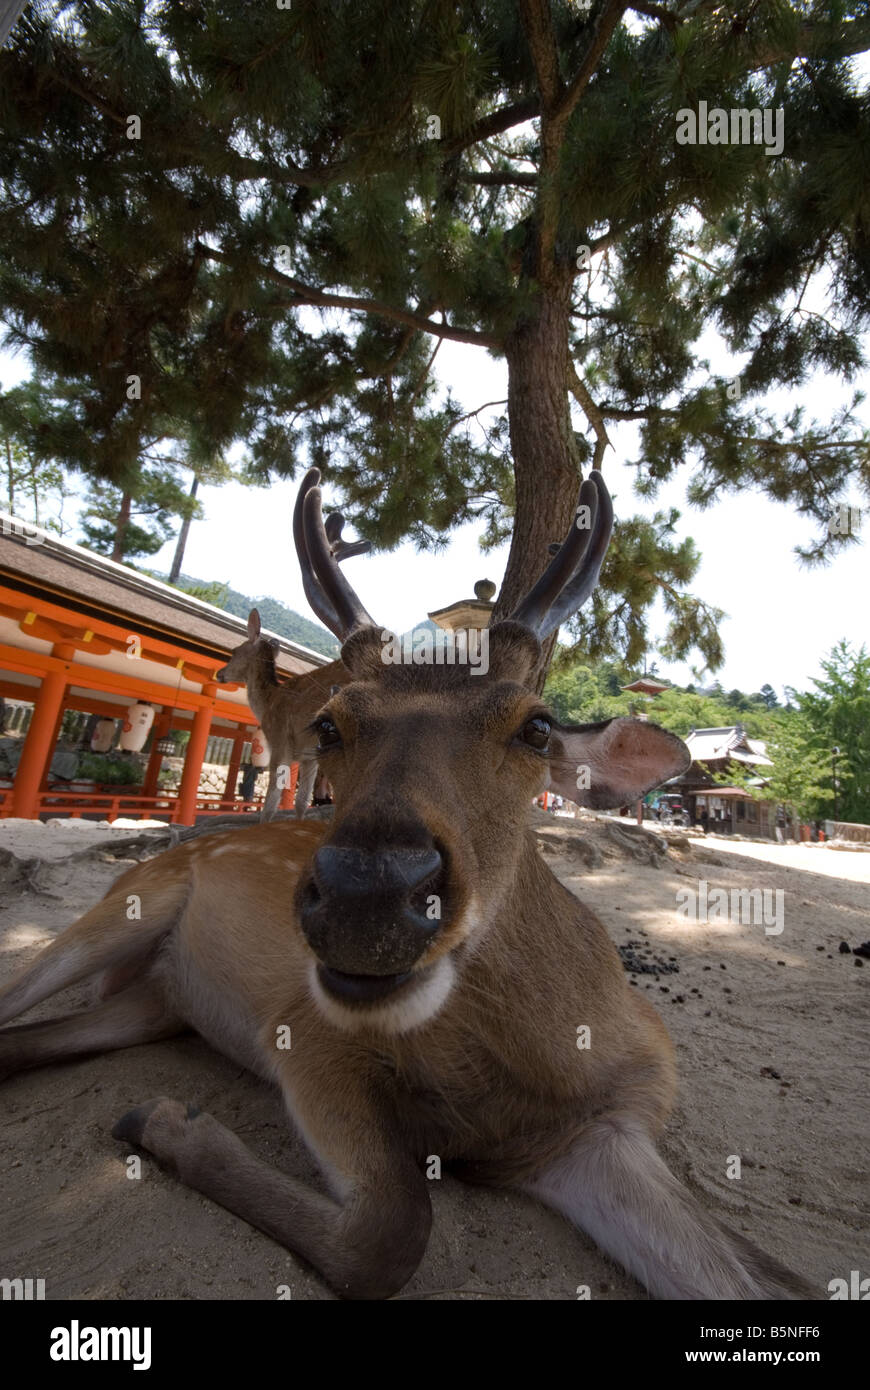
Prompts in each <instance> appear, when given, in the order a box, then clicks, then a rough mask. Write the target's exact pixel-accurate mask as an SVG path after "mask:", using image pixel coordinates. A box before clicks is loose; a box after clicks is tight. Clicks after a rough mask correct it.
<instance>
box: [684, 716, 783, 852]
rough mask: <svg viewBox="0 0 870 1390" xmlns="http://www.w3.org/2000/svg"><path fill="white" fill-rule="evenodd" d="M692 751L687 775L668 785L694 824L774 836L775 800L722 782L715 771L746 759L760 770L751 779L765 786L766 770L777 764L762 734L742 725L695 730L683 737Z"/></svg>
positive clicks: (724, 771)
mask: <svg viewBox="0 0 870 1390" xmlns="http://www.w3.org/2000/svg"><path fill="white" fill-rule="evenodd" d="M684 742H685V744H686V746H687V748H688V749H689V752H690V753H691V754H692V765H691V767H690V768H689V769H688V771H687V772H685V773H684V774H683V776H682V777H678V778H675V779H674V781H673V782H669V783H668V785H667V789H666V790H668V791H677V792H679V793H680V794H681V796H682V797H683V801H684V804H685V806H686V809H687V810H688V812H689V815H690V816H691V818H692V823H693V824H694V825H703V826H704V829H705V830H715V831H718V832H719V833H720V834H724V835H750V836H758V837H759V838H769V839H773V838H774V831H775V813H776V807H775V806H774V805H773V803H772V802H770V801H763V800H761V799H760V798H759V797H756V796H753V795H752V793H751V791H749V790H746V789H744V788H743V787H728V786H717V784H716V783H715V781H714V780H713V774H714V773H717V774H724V775H726V776H727V774H728V769H729V765H730V764H733V763H738V764H742V765H743V766H744V767H746V768H747V769H752V770H753V771H756V770H757V773H758V776H757V777H755V778H750V779H749V780H750V782H755V784H756V785H758V786H763V785H764V769H765V768H768V767H773V763H772V762H771V760H770V758H768V756H767V748H766V746H765V744H764V743H763V742H762V740H761V739H751V738H749V737H748V736H747V734H746V730H745V729H744V727H743V725H742V724H732V725H727V726H725V727H723V728H718V729H693V730H692V732H691V733H690V734H689V735H688V736H687V737H686V738H685V740H684Z"/></svg>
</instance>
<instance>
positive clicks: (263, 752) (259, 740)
mask: <svg viewBox="0 0 870 1390" xmlns="http://www.w3.org/2000/svg"><path fill="white" fill-rule="evenodd" d="M271 757H272V750H271V748H270V747H269V741H268V739H267V738H266V735H265V734H264V733H263V730H262V729H260V728H257V729H255V730H254V735H253V737H252V739H251V762H252V763H253V764H254V767H268V766H269V761H270V759H271Z"/></svg>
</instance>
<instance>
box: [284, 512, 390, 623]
mask: <svg viewBox="0 0 870 1390" xmlns="http://www.w3.org/2000/svg"><path fill="white" fill-rule="evenodd" d="M320 504H321V497H320V488H319V487H309V488H307V489H306V492H305V496H304V497H303V499H302V530H303V535H304V541H305V547H306V552H307V555H308V559H309V563H310V565H311V568H312V570H313V573H314V577H315V580H316V582H317V585H318V589H319V594H320V596H321V597H322V598H325V600H326V603H327V604H328V605H329V609H330V613H331V616H332V617H333V618H334V619H335V622H334V623H332V622H330V623H328V626H329V627H330V628H331V629H332V631H333V632H334V633H335V635H336V637H338V638H339V639H340V640H341V641H342V642H343V641H345V640H346V638H348V637H349V636H350V634H351V633H352V632H354V631H355V630H356V629H357V628H360V627H374V626H375V620H374V618H373V617H372V616H371V614H369V613H367V612H366V610H365V608H363V606H362V603H361V602H360V600H359V598H358V596H357V595H356V593H355V592H354V590H353V588H352V587H351V585H350V584H348V582H347V580H346V579H345V577H344V575H343V574H342V572H341V569H340V568H339V563H338V560H337V559H336V557H335V556H334V555H333V553H332V548H331V546H330V543H329V538H328V536H327V534H326V530H325V528H324V525H323V513H322V511H321V505H320ZM306 592H307V591H306ZM309 602H310V599H309ZM315 611H317V610H315ZM325 621H326V619H325V618H324V622H325Z"/></svg>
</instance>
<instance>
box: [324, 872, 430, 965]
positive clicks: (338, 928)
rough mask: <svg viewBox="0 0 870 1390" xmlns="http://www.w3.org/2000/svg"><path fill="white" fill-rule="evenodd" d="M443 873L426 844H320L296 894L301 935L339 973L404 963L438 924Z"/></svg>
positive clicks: (423, 945)
mask: <svg viewBox="0 0 870 1390" xmlns="http://www.w3.org/2000/svg"><path fill="white" fill-rule="evenodd" d="M443 876H444V861H443V859H442V857H441V855H440V853H439V852H438V850H437V849H436V848H435V847H434V845H433V846H432V847H431V848H429V849H391V850H383V851H379V852H372V851H369V850H360V849H350V848H346V847H342V846H336V845H325V846H324V847H323V848H322V849H319V850H318V851H317V853H316V854H315V856H314V862H313V866H312V874H311V877H310V878H309V880H308V882H307V883H306V884H305V885H304V887H303V889H302V893H301V902H300V920H301V923H302V930H303V932H304V933H305V937H306V940H307V941H308V944H309V945H310V946H311V948H312V950H313V951H314V952H315V953H316V955H317V956H318V957H319V959H320V960H321V961H322V962H323V963H324V964H325V965H327V966H330V967H331V968H332V969H333V970H337V971H341V972H343V973H345V974H350V975H375V976H378V975H379V976H383V975H397V974H401V973H402V972H404V971H407V970H410V969H411V967H412V966H413V965H414V963H415V961H417V960H418V959H419V957H420V956H421V955H422V953H423V951H424V950H425V949H426V947H427V946H428V944H429V942H430V941H431V940H432V938H433V936H434V935H435V933H436V932H437V931H438V929H439V927H440V926H441V917H442V903H441V895H440V893H439V888H440V886H441V881H442V878H443Z"/></svg>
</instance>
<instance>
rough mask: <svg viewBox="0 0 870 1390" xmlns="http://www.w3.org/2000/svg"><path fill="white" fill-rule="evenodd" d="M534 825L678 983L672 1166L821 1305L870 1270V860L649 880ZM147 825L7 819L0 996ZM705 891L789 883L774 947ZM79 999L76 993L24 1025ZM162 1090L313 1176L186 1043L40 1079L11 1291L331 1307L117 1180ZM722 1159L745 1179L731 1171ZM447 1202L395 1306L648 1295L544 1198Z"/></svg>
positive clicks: (624, 858) (640, 871) (151, 1186)
mask: <svg viewBox="0 0 870 1390" xmlns="http://www.w3.org/2000/svg"><path fill="white" fill-rule="evenodd" d="M538 823H539V826H540V827H541V835H542V853H544V854H546V856H547V859H548V862H549V863H550V864H551V866H552V867H553V869H554V871H555V872H556V873H557V874H558V876H559V877H560V878H562V879H563V881H564V882H565V883H566V884H567V885H568V886H569V887H570V888H571V889H572V890H574V891H576V892H577V893H578V895H579V896H581V897H583V898H584V899H585V900H586V901H587V902H588V903H589V904H590V905H591V906H592V907H593V908H594V909H595V910H596V911H597V912H598V913H599V915H600V916H601V918H602V920H603V921H604V922H605V924H606V926H607V928H608V930H609V931H610V933H611V936H612V937H613V940H614V941H615V942H616V943H617V945H620V946H622V947H624V948H626V954H628V955H630V956H632V957H633V958H634V959H635V961H636V962H639V963H645V964H647V965H650V964H652V965H655V963H656V962H658V964H659V966H670V967H671V969H670V971H667V972H666V973H661V972H660V973H657V974H651V973H635V975H634V976H633V978H634V981H635V984H634V987H635V988H639V989H644V990H647V991H648V992H649V996H650V998H651V999H653V1000H654V1001H655V1003H656V1004H657V1005H658V1007H659V1008H660V1010H661V1012H662V1014H663V1016H664V1018H665V1021H666V1023H667V1024H668V1026H669V1028H670V1031H671V1034H672V1036H673V1038H674V1040H675V1042H676V1045H677V1050H678V1056H679V1066H680V1073H681V1083H682V1088H681V1096H680V1102H679V1105H678V1108H677V1110H676V1112H675V1114H674V1116H673V1120H672V1123H671V1125H670V1127H669V1130H668V1134H667V1136H666V1139H665V1142H664V1145H663V1149H664V1152H665V1155H666V1157H667V1159H668V1161H669V1163H670V1164H671V1166H672V1167H673V1169H674V1171H675V1172H676V1173H677V1174H678V1175H679V1176H680V1177H681V1178H682V1179H683V1180H684V1181H686V1182H687V1183H688V1184H689V1186H690V1187H691V1188H692V1189H693V1190H694V1191H695V1193H696V1194H697V1195H698V1196H699V1198H700V1199H701V1201H703V1202H704V1203H705V1204H706V1205H708V1206H709V1207H710V1209H711V1210H713V1211H715V1212H716V1213H718V1214H719V1215H721V1216H722V1217H723V1218H724V1219H726V1220H728V1221H729V1222H730V1223H731V1224H732V1225H733V1226H734V1227H735V1228H737V1229H740V1230H743V1231H745V1232H746V1233H747V1234H749V1235H750V1236H751V1237H752V1239H754V1240H755V1241H757V1242H758V1243H759V1244H760V1245H762V1246H764V1247H766V1248H767V1249H768V1250H770V1251H771V1252H772V1253H774V1254H776V1255H777V1256H779V1257H780V1258H781V1259H784V1260H785V1262H786V1263H787V1264H789V1265H791V1266H792V1267H793V1268H795V1269H798V1270H800V1271H801V1272H802V1273H804V1274H805V1276H806V1277H808V1278H809V1279H810V1280H811V1281H812V1282H814V1283H815V1284H817V1285H818V1288H819V1291H820V1294H822V1296H825V1290H826V1288H827V1284H828V1282H829V1281H830V1280H831V1279H833V1278H837V1277H845V1278H847V1279H848V1277H849V1272H850V1271H851V1270H853V1269H858V1270H860V1271H861V1273H862V1275H867V1274H868V1273H870V1250H868V1245H870V1242H868V1239H867V1224H868V1223H867V1209H866V1204H865V1206H864V1207H863V1209H862V1205H861V1204H862V1200H863V1199H865V1198H866V1142H867V1128H868V1126H867V1094H868V1087H867V1068H866V1053H867V1049H866V1036H867V1033H866V1022H867V1013H866V1003H865V1004H864V1007H863V1008H862V1001H861V995H862V994H864V992H865V991H866V989H867V985H868V982H870V960H867V961H865V962H863V964H861V965H859V964H858V961H859V960H861V958H860V957H856V956H854V955H853V954H851V953H849V954H841V953H840V951H839V949H838V947H839V945H840V943H841V942H843V941H845V942H847V943H848V944H849V945H850V946H852V947H855V946H857V945H859V944H860V943H862V942H866V941H868V939H870V891H868V888H867V886H866V885H867V883H868V881H870V855H858V854H856V855H849V854H843V853H841V854H837V853H835V852H834V851H831V850H826V849H824V848H818V849H817V848H811V849H807V848H805V847H801V846H782V847H780V846H770V845H767V846H756V845H745V844H740V845H735V844H725V843H724V842H722V841H718V840H717V841H715V842H714V841H712V839H708V840H707V841H706V842H698V843H694V842H693V843H692V844H691V845H689V844H686V843H684V844H683V846H682V848H679V849H674V850H671V851H670V852H669V853H668V855H667V857H665V858H663V859H662V860H661V863H660V865H659V867H655V866H653V865H651V864H641V863H638V862H636V861H635V860H634V859H633V858H632V857H631V856H630V855H626V854H625V853H624V852H622V851H620V849H619V848H618V847H615V846H614V845H613V844H612V843H611V842H610V841H609V840H608V839H607V834H606V827H604V826H603V825H602V823H601V822H595V821H593V820H586V821H583V822H577V823H575V822H572V821H563V820H554V819H553V818H552V817H551V818H549V820H548V819H547V818H545V817H543V816H539V817H538ZM138 831H139V827H136V829H135V830H134V828H132V827H127V828H126V829H125V828H123V827H121V828H114V829H110V828H108V827H94V826H90V827H89V828H84V827H83V826H82V825H81V824H78V825H76V824H75V823H70V822H67V823H65V824H63V825H60V824H59V823H55V824H54V825H49V826H34V825H33V824H32V823H30V822H17V823H15V822H9V821H7V822H0V904H2V910H0V980H2V979H5V978H7V977H8V976H9V975H10V974H11V973H12V972H13V971H14V970H15V969H17V968H18V967H19V965H20V964H22V963H24V962H25V961H27V960H29V959H31V958H32V956H33V955H34V953H35V952H36V951H37V950H38V949H39V947H40V946H41V945H43V944H44V943H46V942H48V941H49V940H50V939H51V938H52V937H53V936H54V935H55V934H56V933H57V932H58V931H60V930H62V929H63V928H64V927H65V926H66V925H67V924H68V923H69V922H70V921H72V920H73V919H74V918H75V917H76V916H77V915H78V914H79V913H80V912H81V911H83V910H84V909H85V908H87V907H89V906H90V905H91V904H92V903H93V902H95V901H96V900H97V899H98V898H99V897H100V896H101V894H102V893H104V892H105V891H106V889H107V888H108V886H109V884H110V883H111V881H112V880H113V879H114V878H115V877H116V876H117V874H118V873H119V872H121V871H123V870H124V869H125V868H126V867H128V866H129V865H128V863H124V862H123V861H119V860H118V859H117V858H115V857H114V854H113V846H114V853H115V854H118V853H121V854H123V852H124V851H123V848H122V846H123V844H124V843H125V841H126V840H128V839H129V838H130V836H131V835H134V834H136V833H138ZM578 837H580V838H581V839H582V840H583V841H584V842H585V843H587V844H588V843H591V844H592V845H593V853H592V858H593V859H595V860H596V861H598V862H597V866H596V867H594V868H592V869H588V868H587V867H586V865H585V861H586V859H588V858H589V854H588V853H585V852H584V853H583V854H581V852H580V849H578V846H577V839H578ZM90 846H95V847H96V853H90V852H89V850H90ZM580 848H581V849H582V846H581V847H580ZM141 849H142V844H141V840H140V841H139V843H138V845H137V847H136V849H135V852H136V853H139V852H140V851H141ZM83 851H84V852H83ZM702 878H703V879H705V880H706V881H707V884H708V891H711V890H712V889H713V888H714V887H723V888H726V889H730V888H732V887H738V888H750V889H751V888H761V889H764V888H768V889H777V888H779V889H782V890H783V892H784V900H783V903H784V930H783V932H782V934H781V935H776V936H774V935H766V934H765V932H764V929H763V926H739V925H731V924H729V923H723V924H719V923H711V924H705V923H689V922H687V921H686V920H684V919H682V918H680V917H679V916H678V915H677V910H676V903H677V897H676V895H677V893H678V892H679V891H680V890H681V889H684V888H686V887H687V886H688V887H691V888H695V887H696V886H697V883H698V881H699V879H702ZM629 943H631V944H629ZM673 967H677V969H676V970H674V969H673ZM87 997H88V994H87V991H86V989H85V988H84V987H81V988H76V989H72V990H69V991H67V992H66V994H65V995H64V996H59V997H58V998H57V999H55V1000H51V1001H49V1002H48V1003H46V1004H45V1005H43V1006H41V1007H40V1008H39V1009H35V1010H33V1012H32V1015H29V1016H28V1018H30V1017H32V1018H34V1019H35V1018H40V1017H48V1016H50V1015H51V1014H54V1013H59V1012H64V1011H66V1010H68V1009H69V1008H71V1007H72V1008H74V1007H77V1006H79V1005H80V1004H82V1003H84V1002H85V1000H86V999H87ZM161 1094H165V1095H169V1096H175V1097H177V1098H179V1099H182V1100H190V1101H194V1102H195V1103H196V1104H198V1105H199V1106H201V1107H202V1108H207V1109H209V1110H211V1111H213V1113H215V1114H216V1115H217V1116H219V1118H220V1119H222V1120H223V1121H224V1122H225V1123H227V1124H228V1125H230V1126H231V1127H232V1128H233V1129H235V1130H236V1131H237V1132H238V1133H240V1134H242V1135H243V1136H244V1137H245V1140H246V1142H247V1143H248V1144H250V1145H251V1146H252V1148H254V1149H255V1151H256V1152H257V1153H258V1154H260V1156H261V1157H263V1158H264V1159H265V1160H267V1161H268V1162H270V1163H274V1164H275V1165H277V1166H279V1167H282V1168H285V1169H286V1170H287V1171H291V1172H293V1173H295V1174H297V1175H299V1176H300V1177H310V1176H313V1168H312V1164H311V1161H310V1160H309V1159H308V1157H307V1155H306V1153H305V1150H304V1147H303V1146H302V1144H301V1142H300V1141H298V1140H297V1139H296V1138H295V1137H294V1136H293V1135H292V1134H291V1133H290V1132H289V1131H288V1128H287V1124H286V1122H285V1119H284V1115H283V1112H282V1109H281V1106H280V1104H279V1101H278V1099H277V1096H276V1095H275V1094H273V1093H272V1092H271V1091H270V1090H269V1089H268V1088H267V1087H266V1086H265V1085H263V1084H261V1083H260V1082H258V1081H257V1080H255V1079H254V1078H253V1077H251V1076H250V1075H248V1074H247V1073H245V1072H243V1071H240V1070H239V1068H238V1067H237V1066H235V1065H234V1064H233V1063H230V1062H228V1061H226V1060H224V1059H223V1058H222V1057H220V1056H219V1055H217V1054H216V1053H214V1052H213V1051H211V1050H210V1049H209V1048H208V1047H207V1046H206V1045H205V1044H204V1043H202V1042H201V1041H199V1040H198V1039H196V1038H186V1039H179V1040H177V1041H172V1042H165V1043H160V1044H155V1045H152V1046H147V1047H137V1048H132V1049H130V1050H128V1051H124V1052H115V1053H109V1054H105V1055H103V1056H100V1057H95V1058H93V1059H91V1060H88V1061H80V1062H72V1063H70V1064H68V1065H66V1066H55V1067H50V1068H47V1069H45V1070H42V1071H37V1072H30V1073H26V1074H23V1075H21V1076H19V1077H15V1078H13V1079H11V1080H10V1081H8V1082H7V1083H6V1084H5V1085H4V1086H3V1088H2V1091H0V1125H2V1128H0V1277H8V1278H12V1277H22V1278H25V1277H31V1278H43V1279H45V1281H46V1297H47V1298H48V1299H67V1298H82V1297H84V1298H93V1299H124V1298H155V1299H171V1298H192V1299H210V1298H220V1299H264V1298H265V1299H273V1298H275V1297H276V1290H277V1289H278V1287H279V1286H281V1285H287V1286H289V1288H290V1291H291V1295H292V1298H294V1299H330V1298H332V1295H331V1294H330V1292H329V1291H328V1290H327V1289H326V1288H325V1286H324V1285H323V1284H322V1283H321V1281H320V1280H319V1279H318V1278H317V1277H316V1276H315V1275H313V1274H312V1273H311V1272H310V1271H308V1270H307V1269H305V1268H304V1267H303V1266H302V1265H301V1264H300V1263H299V1262H298V1261H297V1260H296V1259H295V1258H294V1257H293V1256H292V1255H290V1254H289V1253H288V1252H286V1251H285V1250H283V1249H281V1248H280V1247H279V1246H277V1245H276V1244H274V1242H272V1241H271V1240H269V1239H268V1238H267V1237H266V1236H263V1235H261V1234H260V1233H259V1232H257V1231H254V1230H252V1229H251V1228H250V1227H248V1226H247V1225H245V1223H244V1222H242V1221H240V1220H238V1219H237V1218H236V1217H234V1216H232V1215H231V1214H229V1213H228V1212H226V1211H223V1210H222V1209H221V1208H219V1207H217V1206H215V1205H213V1204H212V1203H210V1202H208V1201H206V1200H205V1199H204V1198H202V1197H200V1196H199V1195H198V1194H197V1193H195V1192H192V1191H189V1190H187V1189H185V1188H184V1187H182V1186H180V1185H179V1184H178V1183H177V1182H176V1181H174V1180H173V1179H172V1178H170V1177H168V1176H167V1175H166V1174H164V1173H162V1172H161V1171H160V1170H159V1169H158V1168H157V1167H156V1165H155V1164H154V1163H152V1162H151V1161H149V1160H147V1159H146V1160H144V1161H143V1164H142V1177H141V1179H140V1180H138V1181H137V1180H130V1179H129V1178H128V1177H127V1176H126V1173H127V1170H126V1166H125V1158H126V1156H127V1154H126V1150H125V1148H124V1147H123V1146H122V1145H121V1144H119V1143H117V1142H116V1141H115V1140H113V1139H112V1137H111V1133H110V1130H111V1126H112V1124H113V1122H114V1121H115V1120H116V1119H117V1118H118V1117H119V1116H120V1115H121V1114H123V1113H124V1111H125V1110H127V1109H129V1107H130V1106H131V1105H134V1104H136V1103H138V1102H141V1101H143V1100H145V1099H148V1098H150V1097H152V1096H155V1095H161ZM731 1155H738V1156H739V1157H740V1159H741V1163H742V1176H741V1177H740V1179H739V1180H736V1179H729V1178H728V1177H727V1176H726V1167H727V1164H728V1161H729V1157H730V1156H731ZM433 1186H434V1187H435V1191H434V1192H433V1202H434V1207H435V1222H434V1227H433V1233H432V1238H431V1241H430V1245H429V1248H428V1251H427V1253H426V1256H425V1258H424V1260H423V1263H422V1265H421V1267H420V1269H419V1270H418V1272H417V1274H416V1275H415V1276H414V1278H413V1279H412V1280H411V1282H410V1283H409V1284H408V1285H407V1287H406V1289H405V1290H404V1291H403V1294H402V1295H401V1297H403V1298H408V1299H449V1300H453V1299H470V1300H474V1299H519V1300H529V1299H574V1298H575V1297H576V1290H577V1287H578V1285H581V1284H585V1285H588V1286H589V1287H590V1290H591V1294H592V1297H593V1298H605V1299H637V1298H644V1297H645V1294H644V1292H643V1290H642V1289H641V1288H640V1287H639V1286H638V1285H637V1284H636V1283H635V1282H634V1281H633V1280H632V1279H630V1278H629V1277H628V1276H627V1275H625V1274H624V1273H623V1272H622V1271H621V1270H620V1269H619V1268H618V1267H616V1266H615V1265H613V1264H612V1263H611V1262H610V1261H608V1260H607V1259H606V1258H605V1257H604V1256H603V1255H601V1254H600V1253H599V1252H598V1251H597V1249H596V1247H595V1246H594V1245H593V1244H592V1242H591V1241H590V1240H589V1239H587V1237H585V1236H584V1235H582V1234H581V1233H578V1232H577V1231H575V1230H573V1229H572V1228H571V1227H569V1226H568V1225H567V1223H566V1222H565V1221H564V1220H562V1219H561V1218H560V1217H558V1216H556V1215H555V1214H553V1213H550V1212H547V1211H545V1210H543V1209H542V1208H540V1207H538V1206H536V1205H535V1204H534V1203H533V1202H531V1201H530V1200H528V1199H526V1198H524V1197H520V1196H514V1195H512V1194H498V1193H492V1192H484V1191H478V1190H475V1189H472V1188H467V1187H464V1186H462V1185H461V1184H459V1183H456V1182H454V1181H452V1180H450V1179H449V1178H444V1179H443V1180H442V1181H441V1182H440V1183H439V1184H437V1185H433Z"/></svg>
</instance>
